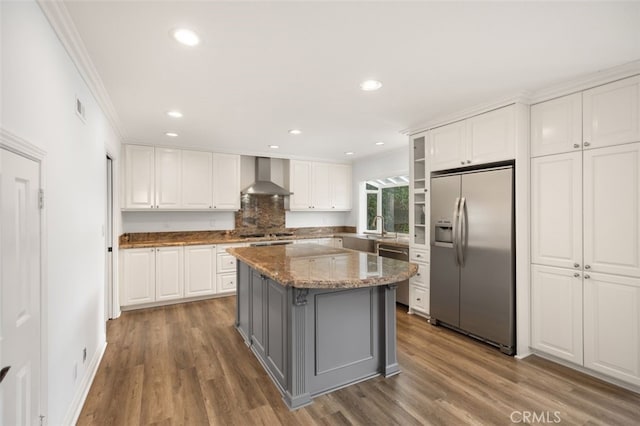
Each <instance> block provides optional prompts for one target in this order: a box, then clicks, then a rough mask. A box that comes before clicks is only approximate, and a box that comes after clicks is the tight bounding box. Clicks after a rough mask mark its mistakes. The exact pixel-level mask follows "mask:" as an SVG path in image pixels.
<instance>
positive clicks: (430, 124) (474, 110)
mask: <svg viewBox="0 0 640 426" xmlns="http://www.w3.org/2000/svg"><path fill="white" fill-rule="evenodd" d="M516 103H522V104H527V105H528V104H530V103H531V93H530V92H526V91H521V92H517V93H515V94H512V95H510V96H506V97H504V98H501V99H498V100H494V101H491V102H484V103H481V104H477V105H474V106H472V107H469V108H465V109H463V110H458V111H456V112H455V113H451V114H445V115H441V116H438V117H437V118H436V119H433V120H429V121H427V122H424V123H422V124H421V125H418V126H414V127H410V128H407V129H403V130H400V133H402V134H405V135H415V134H416V133H421V132H424V131H426V130H430V129H433V128H435V127H440V126H444V125H445V124H450V123H454V122H456V121H460V120H465V119H467V118H471V117H474V116H476V115H480V114H484V113H485V112H489V111H493V110H495V109H498V108H502V107H504V106H507V105H512V104H516Z"/></svg>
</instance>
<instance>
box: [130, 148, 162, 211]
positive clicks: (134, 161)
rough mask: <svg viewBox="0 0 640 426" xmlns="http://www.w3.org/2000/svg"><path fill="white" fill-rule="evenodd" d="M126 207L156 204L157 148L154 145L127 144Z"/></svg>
mask: <svg viewBox="0 0 640 426" xmlns="http://www.w3.org/2000/svg"><path fill="white" fill-rule="evenodd" d="M124 151H125V157H124V164H125V190H124V193H125V202H124V205H125V208H127V209H149V208H153V207H154V206H155V150H154V148H153V147H152V146H141V145H125V148H124Z"/></svg>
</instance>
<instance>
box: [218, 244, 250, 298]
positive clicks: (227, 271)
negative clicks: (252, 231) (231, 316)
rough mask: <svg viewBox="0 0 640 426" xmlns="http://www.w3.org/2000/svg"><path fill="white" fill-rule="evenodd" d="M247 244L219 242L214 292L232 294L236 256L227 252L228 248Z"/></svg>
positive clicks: (234, 281)
mask: <svg viewBox="0 0 640 426" xmlns="http://www.w3.org/2000/svg"><path fill="white" fill-rule="evenodd" d="M246 246H247V244H219V245H218V249H217V265H218V269H217V271H216V272H217V276H216V293H217V294H234V293H235V292H236V285H237V282H236V280H237V278H236V269H237V267H236V265H237V264H238V262H237V260H236V258H235V257H234V256H231V255H230V254H229V253H227V249H228V248H232V247H246Z"/></svg>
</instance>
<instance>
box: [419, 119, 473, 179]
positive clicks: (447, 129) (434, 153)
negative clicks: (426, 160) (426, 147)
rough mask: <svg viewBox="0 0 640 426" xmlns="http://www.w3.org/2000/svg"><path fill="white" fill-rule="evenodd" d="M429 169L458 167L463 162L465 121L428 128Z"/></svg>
mask: <svg viewBox="0 0 640 426" xmlns="http://www.w3.org/2000/svg"><path fill="white" fill-rule="evenodd" d="M428 134H429V140H430V148H431V170H432V171H437V170H444V169H451V168H454V167H460V166H462V165H464V164H466V162H465V158H464V157H465V154H466V145H465V122H464V121H459V122H457V123H452V124H447V125H446V126H442V127H437V128H435V129H431V130H429V133H428Z"/></svg>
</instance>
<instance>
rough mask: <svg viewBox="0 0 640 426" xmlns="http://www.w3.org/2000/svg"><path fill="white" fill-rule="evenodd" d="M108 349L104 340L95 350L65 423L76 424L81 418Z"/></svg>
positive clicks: (65, 417)
mask: <svg viewBox="0 0 640 426" xmlns="http://www.w3.org/2000/svg"><path fill="white" fill-rule="evenodd" d="M106 349H107V342H106V341H105V342H102V345H101V346H100V347H99V348H98V350H97V351H96V352H95V354H94V355H93V358H91V362H90V363H89V366H88V369H87V370H88V374H85V375H84V377H83V378H82V382H81V383H80V386H79V387H78V391H77V393H76V395H75V396H74V398H73V401H72V402H71V405H70V406H69V410H67V415H66V416H64V421H63V422H62V424H63V425H75V424H76V423H77V422H78V418H80V413H81V412H82V407H83V406H84V403H85V401H86V400H87V395H89V389H91V384H93V380H94V379H95V377H96V373H97V372H98V367H99V366H100V361H102V357H103V356H104V352H105V350H106Z"/></svg>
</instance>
